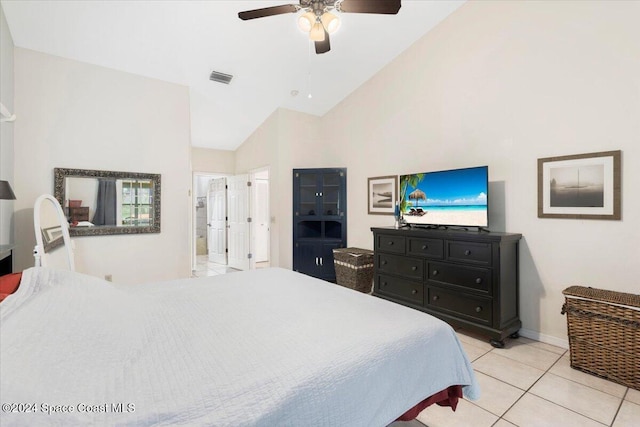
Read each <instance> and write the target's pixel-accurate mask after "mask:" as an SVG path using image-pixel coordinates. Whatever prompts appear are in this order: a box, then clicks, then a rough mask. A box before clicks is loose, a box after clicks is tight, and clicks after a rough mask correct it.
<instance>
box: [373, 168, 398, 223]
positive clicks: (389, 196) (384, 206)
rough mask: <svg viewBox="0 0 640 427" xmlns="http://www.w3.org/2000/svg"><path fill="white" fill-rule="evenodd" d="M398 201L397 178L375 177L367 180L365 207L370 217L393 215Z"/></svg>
mask: <svg viewBox="0 0 640 427" xmlns="http://www.w3.org/2000/svg"><path fill="white" fill-rule="evenodd" d="M396 200H398V176H397V175H390V176H377V177H375V178H369V179H368V195H367V202H368V203H367V205H368V213H369V214H371V215H393V214H394V209H395V203H396Z"/></svg>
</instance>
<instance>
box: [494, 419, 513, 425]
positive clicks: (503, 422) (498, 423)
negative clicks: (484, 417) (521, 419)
mask: <svg viewBox="0 0 640 427" xmlns="http://www.w3.org/2000/svg"><path fill="white" fill-rule="evenodd" d="M493 427H518V426H517V425H515V424H511V423H510V422H509V421H507V420H503V419H502V418H501V419H499V420H498V422H497V423H495V424H494V425H493Z"/></svg>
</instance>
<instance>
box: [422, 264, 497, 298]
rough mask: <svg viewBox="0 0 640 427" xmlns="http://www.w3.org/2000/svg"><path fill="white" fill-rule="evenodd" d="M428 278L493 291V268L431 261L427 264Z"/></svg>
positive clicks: (478, 289) (488, 291) (476, 289)
mask: <svg viewBox="0 0 640 427" xmlns="http://www.w3.org/2000/svg"><path fill="white" fill-rule="evenodd" d="M427 279H428V280H429V281H431V282H439V283H443V284H446V285H455V286H462V287H464V288H469V289H473V290H474V291H480V292H484V293H487V294H490V293H491V270H489V269H486V268H477V267H463V266H460V265H455V264H446V263H440V262H430V263H428V264H427Z"/></svg>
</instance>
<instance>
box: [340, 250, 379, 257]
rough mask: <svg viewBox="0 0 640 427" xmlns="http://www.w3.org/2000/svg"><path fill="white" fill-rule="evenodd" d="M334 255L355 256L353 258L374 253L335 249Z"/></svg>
mask: <svg viewBox="0 0 640 427" xmlns="http://www.w3.org/2000/svg"><path fill="white" fill-rule="evenodd" d="M333 253H334V254H336V253H337V254H349V255H353V256H360V255H373V251H370V250H369V249H361V248H340V249H334V250H333Z"/></svg>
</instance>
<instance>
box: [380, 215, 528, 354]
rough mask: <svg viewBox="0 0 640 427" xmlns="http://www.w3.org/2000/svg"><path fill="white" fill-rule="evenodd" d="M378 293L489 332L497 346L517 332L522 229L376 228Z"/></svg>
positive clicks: (460, 324) (468, 327) (480, 330)
mask: <svg viewBox="0 0 640 427" xmlns="http://www.w3.org/2000/svg"><path fill="white" fill-rule="evenodd" d="M371 231H373V239H374V243H373V247H374V252H375V256H374V260H375V261H374V262H375V276H374V277H375V285H374V291H373V294H374V295H375V296H378V297H382V298H385V299H388V300H390V301H394V302H397V303H399V304H403V305H406V306H408V307H413V308H416V309H418V310H422V311H424V312H427V313H429V314H432V315H434V316H436V317H438V318H440V319H442V320H444V321H446V322H448V323H449V324H451V325H452V326H454V327H462V328H464V329H467V330H470V331H473V332H477V333H479V334H482V335H485V336H487V337H488V338H489V339H490V342H491V344H492V345H493V346H494V347H503V346H504V339H505V338H506V337H507V336H513V337H517V336H518V330H519V329H520V327H521V326H522V322H520V318H519V316H518V242H519V240H520V238H521V237H522V235H521V234H514V233H498V232H486V231H464V230H450V229H421V228H401V229H395V228H393V227H389V228H372V229H371Z"/></svg>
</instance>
